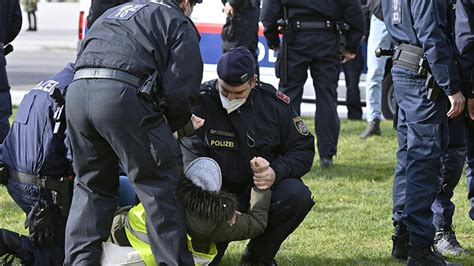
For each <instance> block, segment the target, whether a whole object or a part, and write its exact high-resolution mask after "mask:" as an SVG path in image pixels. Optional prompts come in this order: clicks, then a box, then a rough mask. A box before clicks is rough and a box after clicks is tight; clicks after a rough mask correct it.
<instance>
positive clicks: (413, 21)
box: [382, 0, 461, 95]
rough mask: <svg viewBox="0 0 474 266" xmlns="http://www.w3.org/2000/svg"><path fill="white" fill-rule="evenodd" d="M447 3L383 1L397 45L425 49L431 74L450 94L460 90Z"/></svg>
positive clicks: (432, 0) (388, 22) (388, 29)
mask: <svg viewBox="0 0 474 266" xmlns="http://www.w3.org/2000/svg"><path fill="white" fill-rule="evenodd" d="M448 2H449V0H448V1H446V0H416V1H405V0H382V8H383V15H384V22H385V25H386V26H387V31H388V33H389V34H390V36H391V38H392V42H394V44H395V46H398V45H400V44H402V43H405V44H411V45H415V46H418V47H422V48H423V50H424V52H425V55H426V58H427V60H428V63H429V66H430V68H431V72H432V74H433V76H434V78H435V80H436V82H437V83H438V85H439V86H440V87H441V88H442V89H443V90H444V92H445V93H446V94H447V95H453V94H455V93H456V92H458V91H459V90H460V88H461V84H460V78H459V72H458V69H457V66H456V65H455V60H454V59H455V58H454V49H453V48H454V40H451V35H450V33H452V32H453V26H454V25H452V21H453V18H452V17H450V16H451V14H450V13H451V10H452V6H451V4H450V3H448Z"/></svg>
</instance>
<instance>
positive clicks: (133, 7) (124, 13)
mask: <svg viewBox="0 0 474 266" xmlns="http://www.w3.org/2000/svg"><path fill="white" fill-rule="evenodd" d="M147 5H148V4H128V5H124V6H122V7H121V8H119V9H117V10H115V11H114V12H112V13H110V14H109V16H108V17H107V18H112V19H120V20H127V19H129V18H131V17H132V16H133V15H135V13H137V12H138V11H139V10H140V9H142V8H144V7H146V6H147Z"/></svg>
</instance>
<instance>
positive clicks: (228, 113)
mask: <svg viewBox="0 0 474 266" xmlns="http://www.w3.org/2000/svg"><path fill="white" fill-rule="evenodd" d="M254 71H255V61H254V58H253V55H252V54H251V53H250V51H249V50H248V49H247V48H245V47H238V48H235V49H232V50H230V51H229V52H227V53H225V54H223V55H222V56H221V58H220V59H219V62H218V64H217V73H218V76H219V79H215V80H211V81H208V82H205V83H204V84H202V86H201V95H200V98H199V102H198V105H197V106H196V108H195V109H194V114H195V115H196V116H198V117H201V118H203V119H204V120H205V121H206V122H205V123H204V126H203V127H201V128H199V129H197V130H196V135H195V136H193V137H189V138H183V139H182V143H181V144H182V145H181V151H182V152H183V158H184V161H185V165H187V164H188V163H189V162H191V161H192V160H193V159H194V158H196V157H201V156H206V157H211V158H213V159H214V160H216V161H217V163H218V164H219V166H220V167H221V169H222V190H223V191H227V192H229V193H232V194H235V195H236V196H237V198H238V200H239V205H240V206H239V210H242V211H243V212H246V211H247V210H248V208H249V197H250V192H251V188H252V186H253V185H254V184H255V185H256V186H257V188H258V189H261V190H266V189H269V188H271V189H272V198H271V205H270V212H269V216H268V224H267V228H266V229H265V231H264V232H263V234H261V235H260V236H257V237H254V238H252V239H251V240H250V242H249V243H248V245H247V248H246V250H245V251H244V254H243V255H242V257H241V263H243V264H250V265H253V264H255V265H260V264H264V265H271V264H273V263H274V257H275V256H276V254H277V252H278V250H279V249H280V245H281V244H282V242H283V241H284V240H285V239H286V238H287V237H288V236H289V235H290V234H291V233H292V232H293V231H294V230H295V229H296V228H297V227H298V225H299V224H300V223H301V222H302V221H303V219H304V217H305V216H306V214H307V213H308V212H309V211H310V209H311V207H312V206H313V205H314V202H313V200H312V198H311V192H310V190H309V189H308V187H307V186H306V185H305V184H304V183H303V181H302V180H301V177H302V176H303V175H305V174H306V173H307V172H309V171H310V169H311V165H312V164H313V158H314V138H313V136H312V135H311V133H310V132H309V130H308V128H307V127H306V126H305V124H304V123H303V120H302V119H301V118H300V117H299V116H298V114H297V113H296V112H295V110H294V109H293V107H292V106H291V104H290V98H289V97H288V96H286V95H284V94H283V93H281V92H279V91H277V90H276V89H275V88H274V87H272V86H271V85H269V84H266V83H263V82H257V79H256V76H255V72H254ZM259 157H261V158H260V159H259V161H260V163H259V168H258V169H252V167H251V160H253V159H254V158H259ZM226 247H227V243H221V244H218V245H217V248H218V251H219V254H218V256H217V257H216V258H215V259H214V261H213V264H214V263H218V262H219V261H220V259H221V258H222V255H223V254H224V252H225V249H226Z"/></svg>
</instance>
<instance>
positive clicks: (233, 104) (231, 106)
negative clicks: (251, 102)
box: [219, 93, 247, 114]
mask: <svg viewBox="0 0 474 266" xmlns="http://www.w3.org/2000/svg"><path fill="white" fill-rule="evenodd" d="M219 96H220V97H221V103H222V107H224V109H226V110H227V113H228V114H230V113H232V112H233V111H235V110H237V109H238V108H239V107H240V106H242V105H243V104H244V103H245V101H247V99H234V100H229V99H227V97H225V96H224V95H222V94H221V93H219Z"/></svg>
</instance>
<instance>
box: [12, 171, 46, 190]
mask: <svg viewBox="0 0 474 266" xmlns="http://www.w3.org/2000/svg"><path fill="white" fill-rule="evenodd" d="M8 174H9V176H10V179H11V180H13V181H15V182H18V183H22V184H27V185H35V186H38V182H39V178H38V177H37V176H35V175H30V174H25V173H20V172H17V171H15V170H13V169H11V168H8Z"/></svg>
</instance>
